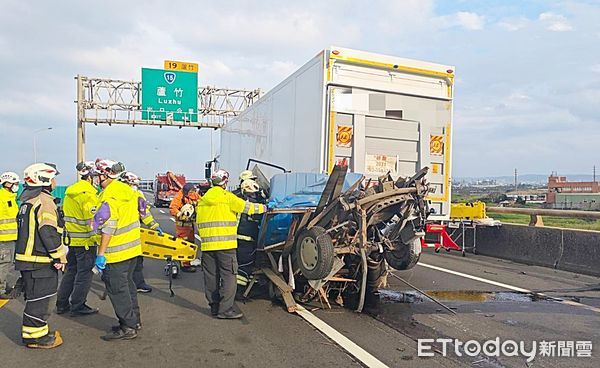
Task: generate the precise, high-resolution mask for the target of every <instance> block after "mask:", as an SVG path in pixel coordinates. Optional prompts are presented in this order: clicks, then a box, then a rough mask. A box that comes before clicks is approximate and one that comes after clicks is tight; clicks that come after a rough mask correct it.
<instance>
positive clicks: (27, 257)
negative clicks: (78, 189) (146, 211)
mask: <svg viewBox="0 0 600 368" xmlns="http://www.w3.org/2000/svg"><path fill="white" fill-rule="evenodd" d="M56 175H58V170H56V166H55V165H52V164H44V163H37V164H33V165H31V166H29V167H27V168H26V169H25V177H24V181H25V189H24V190H23V193H21V197H20V198H19V199H20V201H21V206H20V208H19V214H18V217H17V222H18V237H17V243H16V247H15V268H16V269H17V270H18V271H20V272H21V277H22V278H23V290H24V292H25V303H26V304H25V310H24V311H23V328H22V338H23V342H24V343H25V344H26V345H27V347H29V348H39V349H51V348H54V347H57V346H59V345H61V344H62V338H61V336H60V333H59V332H58V331H54V332H51V331H50V330H49V328H48V322H47V321H48V317H49V316H50V299H51V298H52V297H53V296H54V295H56V288H57V286H58V271H59V270H63V271H64V269H65V264H66V262H67V259H66V249H65V247H64V245H63V244H62V243H63V242H62V239H61V238H62V232H63V226H64V220H63V219H62V217H61V215H60V213H59V211H58V209H57V207H56V204H55V203H54V197H52V194H50V192H51V191H52V189H53V188H54V187H55V186H56V182H55V180H54V178H55V176H56Z"/></svg>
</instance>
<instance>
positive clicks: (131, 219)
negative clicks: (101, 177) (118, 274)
mask: <svg viewBox="0 0 600 368" xmlns="http://www.w3.org/2000/svg"><path fill="white" fill-rule="evenodd" d="M138 198H139V196H138V195H137V194H136V191H135V190H134V189H133V188H131V187H130V186H129V185H127V184H125V183H122V182H120V181H118V180H113V181H112V182H111V183H110V184H108V186H107V187H106V188H105V189H104V190H103V191H102V192H101V193H100V203H101V204H100V207H99V208H98V211H97V212H96V215H95V218H94V221H95V222H97V223H99V224H100V226H99V229H100V230H101V232H102V233H103V234H109V235H111V238H110V242H109V243H108V247H107V249H106V251H105V253H104V256H105V257H106V263H117V262H122V261H126V260H128V259H132V258H134V257H137V256H139V255H141V254H142V242H141V240H140V214H139V211H138ZM103 207H104V208H103ZM106 214H108V215H107V218H101V217H102V216H105V215H106Z"/></svg>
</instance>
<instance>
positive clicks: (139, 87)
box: [75, 60, 261, 162]
mask: <svg viewBox="0 0 600 368" xmlns="http://www.w3.org/2000/svg"><path fill="white" fill-rule="evenodd" d="M164 66H165V69H146V68H144V69H142V81H141V82H139V81H125V80H117V79H106V78H90V77H86V76H81V75H78V76H77V77H75V79H76V80H77V101H75V102H76V103H77V161H78V162H81V161H83V160H84V159H85V124H90V123H91V124H94V125H98V124H108V125H112V124H119V125H132V126H135V125H150V126H159V127H163V126H174V127H178V128H184V127H188V128H189V127H191V128H197V129H200V128H212V129H219V128H221V127H223V125H225V123H226V122H227V119H229V118H231V117H234V116H237V115H238V114H239V113H240V112H242V111H243V110H244V109H246V108H247V107H248V106H250V105H251V104H252V103H254V102H255V101H256V100H257V99H258V98H259V97H260V93H261V91H260V89H255V90H245V89H228V88H217V87H210V86H204V87H198V64H195V63H188V62H179V61H171V60H166V61H165V64H164Z"/></svg>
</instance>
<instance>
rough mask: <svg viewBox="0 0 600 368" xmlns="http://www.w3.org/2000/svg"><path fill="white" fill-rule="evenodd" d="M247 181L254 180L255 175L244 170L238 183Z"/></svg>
mask: <svg viewBox="0 0 600 368" xmlns="http://www.w3.org/2000/svg"><path fill="white" fill-rule="evenodd" d="M248 179H252V180H254V179H256V175H254V173H253V172H252V171H250V170H244V171H242V172H241V173H240V182H242V181H244V180H248Z"/></svg>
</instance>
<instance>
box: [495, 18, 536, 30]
mask: <svg viewBox="0 0 600 368" xmlns="http://www.w3.org/2000/svg"><path fill="white" fill-rule="evenodd" d="M528 23H529V20H528V19H527V18H507V19H502V20H501V21H499V22H498V26H500V27H502V28H503V29H505V30H507V31H511V32H514V31H518V30H520V29H523V28H525V27H526V26H527V24H528Z"/></svg>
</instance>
